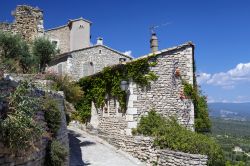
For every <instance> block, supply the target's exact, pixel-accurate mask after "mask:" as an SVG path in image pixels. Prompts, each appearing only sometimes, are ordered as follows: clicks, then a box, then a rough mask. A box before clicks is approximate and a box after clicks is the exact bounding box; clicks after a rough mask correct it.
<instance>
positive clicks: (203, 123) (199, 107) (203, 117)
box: [183, 81, 211, 132]
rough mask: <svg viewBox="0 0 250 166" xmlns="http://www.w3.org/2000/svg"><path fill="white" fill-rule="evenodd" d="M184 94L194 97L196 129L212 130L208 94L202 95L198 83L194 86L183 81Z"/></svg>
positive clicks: (200, 130) (198, 130)
mask: <svg viewBox="0 0 250 166" xmlns="http://www.w3.org/2000/svg"><path fill="white" fill-rule="evenodd" d="M183 86H184V95H185V96H186V97H187V98H190V99H192V101H193V104H194V116H195V131H196V132H210V129H211V122H210V119H209V114H208V105H207V101H206V96H204V95H202V93H201V91H200V90H199V88H198V86H197V84H194V85H193V86H192V85H191V84H189V83H187V82H185V81H183Z"/></svg>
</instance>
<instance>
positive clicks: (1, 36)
mask: <svg viewBox="0 0 250 166" xmlns="http://www.w3.org/2000/svg"><path fill="white" fill-rule="evenodd" d="M0 61H1V68H2V69H4V70H7V71H9V72H18V71H20V70H22V72H23V73H27V72H28V71H29V70H30V69H31V67H32V65H33V63H32V61H33V57H32V55H31V54H30V52H29V46H28V44H27V43H26V42H25V41H23V40H22V39H21V37H20V36H19V35H13V34H11V33H8V32H2V31H0Z"/></svg>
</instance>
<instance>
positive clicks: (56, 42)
mask: <svg viewBox="0 0 250 166" xmlns="http://www.w3.org/2000/svg"><path fill="white" fill-rule="evenodd" d="M50 41H51V43H52V44H54V45H55V46H56V49H59V40H57V39H51V40H50Z"/></svg>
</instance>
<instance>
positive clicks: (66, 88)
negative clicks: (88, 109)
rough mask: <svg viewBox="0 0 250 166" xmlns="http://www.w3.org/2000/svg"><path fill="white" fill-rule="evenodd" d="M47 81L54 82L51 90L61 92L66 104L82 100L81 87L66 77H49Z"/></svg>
mask: <svg viewBox="0 0 250 166" xmlns="http://www.w3.org/2000/svg"><path fill="white" fill-rule="evenodd" d="M49 79H50V80H53V81H54V84H53V85H52V89H54V90H57V91H63V92H64V94H65V97H66V100H67V101H68V102H70V103H73V104H74V103H77V102H78V101H79V100H80V99H81V98H82V96H83V91H82V89H81V87H80V86H79V85H78V84H76V83H75V82H73V81H72V80H71V79H70V78H69V77H68V76H57V75H50V77H49Z"/></svg>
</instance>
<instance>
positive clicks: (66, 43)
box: [45, 25, 70, 53]
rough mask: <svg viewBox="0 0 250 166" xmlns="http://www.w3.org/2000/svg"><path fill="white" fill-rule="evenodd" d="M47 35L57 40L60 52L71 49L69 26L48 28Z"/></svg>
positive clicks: (52, 39)
mask: <svg viewBox="0 0 250 166" xmlns="http://www.w3.org/2000/svg"><path fill="white" fill-rule="evenodd" d="M45 35H46V36H47V37H48V38H49V39H50V40H51V41H56V42H58V43H57V46H58V49H59V50H60V53H65V52H69V51H70V30H69V27H68V26H66V25H65V26H62V27H58V28H54V29H51V30H47V31H46V32H45Z"/></svg>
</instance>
